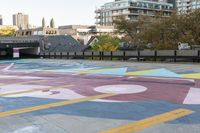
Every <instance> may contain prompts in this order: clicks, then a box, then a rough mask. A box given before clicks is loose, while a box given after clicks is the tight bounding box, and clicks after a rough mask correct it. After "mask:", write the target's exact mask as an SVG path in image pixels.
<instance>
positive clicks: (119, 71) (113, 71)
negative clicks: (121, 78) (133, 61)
mask: <svg viewBox="0 0 200 133" xmlns="http://www.w3.org/2000/svg"><path fill="white" fill-rule="evenodd" d="M126 71H127V68H113V69H110V70H103V71H99V72H98V70H97V72H88V73H91V74H105V75H125V74H126Z"/></svg>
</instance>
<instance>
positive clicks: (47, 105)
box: [0, 93, 117, 117]
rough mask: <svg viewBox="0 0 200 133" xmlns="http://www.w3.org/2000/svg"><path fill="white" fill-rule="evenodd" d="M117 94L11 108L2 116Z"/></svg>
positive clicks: (2, 113)
mask: <svg viewBox="0 0 200 133" xmlns="http://www.w3.org/2000/svg"><path fill="white" fill-rule="evenodd" d="M115 95H117V94H111V93H109V94H101V95H95V96H90V97H85V98H79V99H74V100H70V101H61V102H55V103H49V104H43V105H38V106H33V107H27V108H22V109H15V110H10V111H6V112H0V117H8V116H12V115H17V114H23V113H28V112H33V111H38V110H43V109H48V108H55V107H60V106H65V105H70V104H75V103H80V102H86V101H90V100H95V99H101V98H106V97H110V96H115Z"/></svg>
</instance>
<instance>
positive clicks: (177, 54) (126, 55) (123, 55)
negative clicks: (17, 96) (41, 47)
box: [40, 50, 200, 62]
mask: <svg viewBox="0 0 200 133" xmlns="http://www.w3.org/2000/svg"><path fill="white" fill-rule="evenodd" d="M40 57H43V58H54V59H57V58H60V59H92V60H93V59H95V60H96V59H98V60H115V59H117V60H136V61H142V60H150V61H173V62H177V61H190V62H200V50H143V51H116V52H96V51H86V52H42V53H40Z"/></svg>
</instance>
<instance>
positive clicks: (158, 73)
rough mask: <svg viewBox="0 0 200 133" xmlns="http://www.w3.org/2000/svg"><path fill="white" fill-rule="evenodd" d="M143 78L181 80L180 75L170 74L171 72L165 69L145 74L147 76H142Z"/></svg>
mask: <svg viewBox="0 0 200 133" xmlns="http://www.w3.org/2000/svg"><path fill="white" fill-rule="evenodd" d="M144 76H154V77H173V78H181V76H180V75H178V74H176V73H174V72H172V71H169V70H167V69H165V68H162V69H159V70H156V71H154V72H150V73H147V74H144Z"/></svg>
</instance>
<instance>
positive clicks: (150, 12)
mask: <svg viewBox="0 0 200 133" xmlns="http://www.w3.org/2000/svg"><path fill="white" fill-rule="evenodd" d="M173 9H174V4H173V3H171V2H169V0H115V1H113V2H109V3H105V4H104V5H102V6H101V7H100V8H98V9H96V10H95V13H96V16H95V18H96V24H97V25H104V26H111V25H113V20H115V19H116V18H117V17H119V16H124V17H125V18H126V19H128V20H137V19H138V16H140V15H147V16H152V17H154V16H155V15H156V13H158V12H161V13H162V14H163V16H170V15H171V13H172V11H173Z"/></svg>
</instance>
